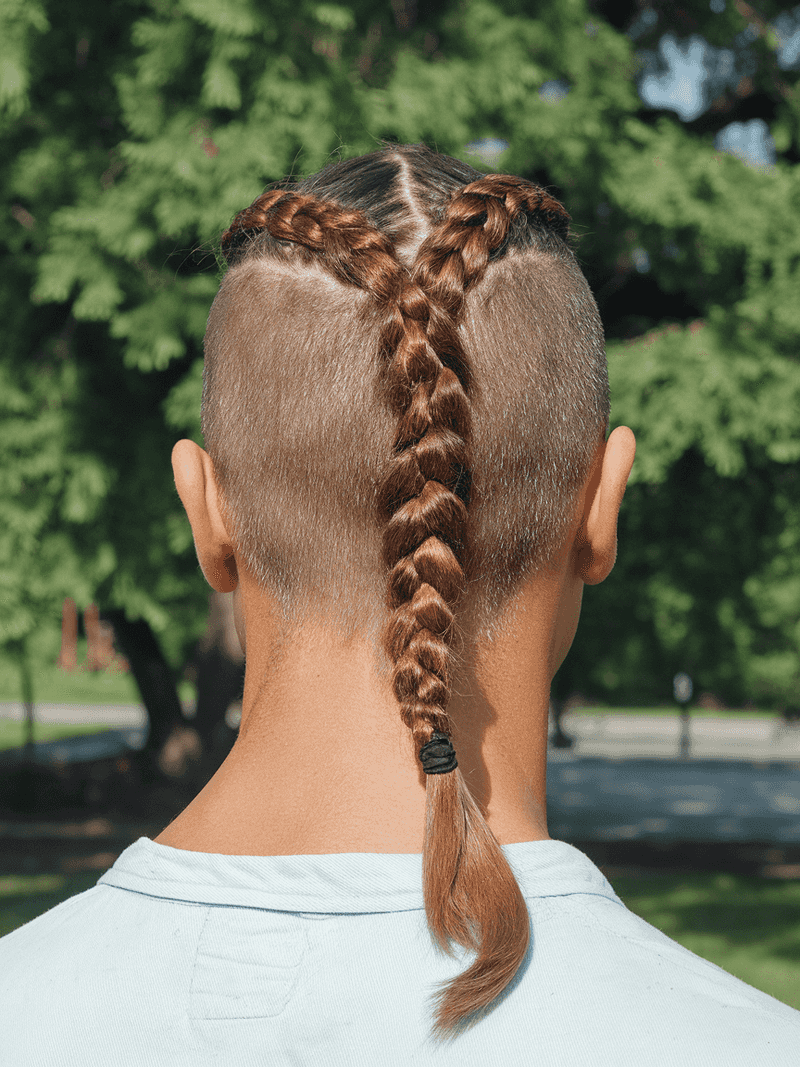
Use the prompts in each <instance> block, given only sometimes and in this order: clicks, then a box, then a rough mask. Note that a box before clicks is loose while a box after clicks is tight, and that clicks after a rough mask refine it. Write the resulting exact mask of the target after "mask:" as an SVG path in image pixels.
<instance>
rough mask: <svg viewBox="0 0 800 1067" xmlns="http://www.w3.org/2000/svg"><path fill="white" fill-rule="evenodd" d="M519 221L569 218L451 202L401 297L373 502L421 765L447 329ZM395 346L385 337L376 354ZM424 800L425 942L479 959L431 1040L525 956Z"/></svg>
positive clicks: (455, 371)
mask: <svg viewBox="0 0 800 1067" xmlns="http://www.w3.org/2000/svg"><path fill="white" fill-rule="evenodd" d="M520 218H521V219H523V220H524V221H525V222H526V224H528V225H531V224H533V225H538V226H544V227H545V228H546V229H548V230H549V231H551V232H555V233H556V234H557V235H558V236H559V237H560V238H562V239H564V238H566V237H567V234H568V227H569V216H568V215H567V213H566V211H565V210H564V208H563V207H562V206H561V204H559V203H558V201H556V200H554V199H553V198H552V197H551V196H549V195H548V194H547V193H546V192H545V191H544V190H543V189H541V188H539V187H538V186H534V185H531V184H530V183H527V182H523V181H521V180H520V179H518V178H508V177H505V176H503V175H497V176H489V177H486V178H482V179H479V180H478V181H476V182H472V183H471V184H469V185H467V186H466V187H465V188H463V189H462V190H460V191H458V192H456V193H455V194H454V195H453V196H452V197H451V198H450V201H449V203H448V204H447V206H446V208H445V211H444V215H443V218H442V219H441V222H440V223H439V224H438V225H437V226H436V227H435V228H434V229H433V230H432V231H431V232H430V233H429V235H428V236H427V237H426V238H425V240H424V241H423V242H422V244H421V246H420V248H419V250H418V252H417V256H416V259H415V262H414V265H413V269H412V277H411V285H407V286H406V287H405V288H404V290H403V292H402V294H401V296H400V298H399V300H398V311H399V316H398V319H397V327H398V330H397V336H396V342H397V343H396V347H395V355H394V359H393V361H392V364H391V377H392V384H393V394H392V395H393V397H394V398H395V401H396V403H397V404H398V407H399V408H400V411H399V415H400V421H399V425H398V429H397V435H396V438H395V443H394V450H395V454H394V459H393V463H392V466H391V468H390V470H389V473H388V475H387V478H386V482H385V484H384V486H383V490H382V494H381V503H382V505H383V507H384V509H385V511H386V513H388V516H389V517H388V522H387V525H386V530H385V536H384V546H385V554H386V562H387V564H388V566H389V567H390V573H389V588H390V604H391V607H392V609H393V615H392V617H391V619H390V622H389V625H388V628H387V642H386V644H387V650H388V651H389V654H390V656H391V657H392V660H393V661H394V664H395V668H394V690H395V694H396V696H397V699H398V701H399V702H400V708H401V715H402V717H403V722H404V723H405V724H406V725H407V726H408V727H409V729H410V730H411V733H412V735H413V738H414V744H415V748H416V750H417V751H418V752H419V751H420V750H421V749H422V748H423V747H424V746H425V745H426V744H427V743H429V742H430V740H431V738H432V737H433V736H434V733H441V734H444V735H445V736H446V737H449V736H450V733H451V724H450V720H449V717H448V715H447V704H448V701H449V697H450V685H451V674H452V663H451V659H452V641H453V635H454V613H455V609H456V608H457V606H458V602H459V600H460V599H461V597H462V596H463V593H464V588H465V582H466V576H465V568H466V564H467V560H466V559H465V548H466V544H467V532H468V531H467V515H468V512H467V509H468V505H469V493H470V451H469V438H470V402H469V388H470V382H469V377H470V375H469V368H468V363H467V359H466V355H465V353H464V349H463V346H462V342H461V339H460V336H459V330H458V327H459V324H460V321H461V318H462V314H463V310H464V304H465V299H466V294H467V292H468V290H469V289H470V288H471V287H472V286H474V285H476V284H477V283H478V282H480V280H481V279H482V278H483V276H484V274H485V272H486V268H487V266H488V264H489V261H490V259H491V258H492V256H493V255H494V254H495V253H497V252H498V251H499V250H501V249H502V248H503V246H504V245H505V243H506V241H507V239H508V236H509V231H510V229H511V227H512V226H513V225H514V223H515V221H516V220H518V219H520ZM420 292H421V293H422V294H424V298H423V297H421V296H420ZM401 319H402V324H403V326H404V330H403V331H402V332H400V330H399V325H400V320H401ZM412 324H413V325H412ZM394 340H395V335H394V334H390V333H389V331H387V333H386V335H385V343H386V347H387V349H390V348H391V342H392V341H394ZM426 794H427V816H426V830H425V843H424V849H423V867H424V879H423V881H424V887H425V907H426V912H427V916H428V923H429V926H430V929H431V933H432V935H433V937H434V939H435V940H436V941H437V943H438V944H439V945H440V946H441V947H442V948H445V949H447V946H448V942H449V941H450V940H453V941H456V942H457V943H460V944H462V945H464V946H465V947H467V948H471V949H474V950H477V952H478V958H477V959H476V960H475V962H474V963H473V964H472V966H471V967H469V968H468V969H467V970H466V971H465V972H464V973H463V974H461V975H459V976H458V977H457V978H456V979H455V980H454V981H453V982H451V983H450V984H449V985H448V986H446V987H444V988H443V989H442V990H440V991H439V993H438V995H437V998H436V999H437V1004H438V1010H437V1019H436V1026H435V1030H436V1032H437V1034H439V1035H440V1036H441V1035H445V1034H448V1033H452V1032H453V1030H454V1028H455V1026H456V1025H457V1024H458V1023H460V1022H461V1021H462V1020H463V1019H464V1018H465V1017H466V1016H468V1015H474V1013H475V1012H477V1011H480V1010H481V1009H484V1008H486V1007H488V1005H489V1004H491V1002H492V1001H493V1000H495V999H496V997H497V996H498V994H499V993H500V992H501V991H502V990H503V989H504V988H505V986H506V985H507V984H508V982H509V981H510V980H511V978H512V977H513V976H514V974H515V973H516V971H517V970H518V968H519V966H520V964H521V962H522V960H523V958H524V956H525V953H526V951H527V947H528V943H529V930H528V913H527V907H526V905H525V901H524V898H523V897H522V894H521V892H520V889H519V886H518V885H517V882H516V879H515V878H514V875H513V873H512V871H511V869H510V867H509V866H508V863H507V861H506V859H505V856H504V854H503V852H502V849H501V848H500V846H499V844H498V842H497V841H496V839H495V838H494V835H493V834H492V832H491V830H490V829H489V827H488V825H487V824H486V822H485V820H484V818H483V815H482V813H481V812H480V810H479V809H478V807H477V805H476V804H475V801H474V800H473V798H472V797H471V795H470V793H469V789H468V787H467V785H466V782H465V781H464V779H463V777H462V775H461V772H460V771H459V770H458V769H457V767H456V768H455V769H454V770H453V771H452V772H451V773H449V774H443V775H438V774H437V775H436V776H435V777H431V776H429V777H428V780H427V783H426ZM487 856H490V857H491V867H492V868H493V869H492V870H491V874H492V876H493V879H494V885H493V887H492V888H493V890H494V892H492V891H489V892H488V893H487V887H486V886H485V885H482V884H481V880H482V879H485V878H486V876H487V873H488V872H487V867H486V858H487ZM481 860H482V861H483V862H481ZM481 905H482V906H481Z"/></svg>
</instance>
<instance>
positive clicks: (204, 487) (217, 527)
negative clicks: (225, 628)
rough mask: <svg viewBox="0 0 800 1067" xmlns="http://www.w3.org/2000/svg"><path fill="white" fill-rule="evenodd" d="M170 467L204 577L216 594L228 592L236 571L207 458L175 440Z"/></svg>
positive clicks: (194, 447)
mask: <svg viewBox="0 0 800 1067" xmlns="http://www.w3.org/2000/svg"><path fill="white" fill-rule="evenodd" d="M172 470H173V473H174V475H175V487H176V489H177V490H178V495H179V496H180V498H181V502H182V504H183V506H184V508H185V509H186V515H187V517H188V519H189V523H190V524H191V527H192V535H193V536H194V546H195V550H196V551H197V559H198V561H199V563H200V568H201V569H202V571H203V574H204V575H205V579H206V581H207V582H208V584H209V585H210V586H211V588H212V589H216V591H217V592H218V593H230V592H232V591H233V590H234V589H235V588H236V587H237V585H238V584H239V572H238V569H237V566H236V559H235V556H234V550H233V544H232V542H231V539H230V537H229V536H228V531H227V530H226V529H225V523H224V521H223V519H222V513H221V511H220V501H219V491H218V488H217V480H216V477H215V474H214V464H213V463H212V462H211V457H210V456H209V454H208V453H207V452H205V451H204V450H203V449H202V448H201V447H200V446H199V445H197V444H195V442H194V441H187V440H184V441H178V443H177V444H176V445H175V447H174V448H173V450H172Z"/></svg>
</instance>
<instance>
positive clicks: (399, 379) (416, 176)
mask: <svg viewBox="0 0 800 1067" xmlns="http://www.w3.org/2000/svg"><path fill="white" fill-rule="evenodd" d="M431 174H434V175H435V180H431V179H430V175H431ZM426 175H427V177H428V181H427V188H426V187H425V177H426ZM465 176H466V177H467V178H468V179H470V180H467V181H464V178H465ZM568 228H569V217H568V215H567V213H566V211H565V210H564V208H563V207H562V205H561V204H560V203H559V202H558V201H557V200H555V199H554V198H553V197H552V196H550V195H549V194H548V193H547V192H546V191H545V190H543V189H542V188H540V187H539V186H536V185H534V184H532V183H530V182H527V181H524V180H522V179H519V178H515V177H511V176H506V175H490V176H483V177H481V176H479V175H478V174H477V172H475V171H472V170H471V169H470V168H467V167H465V166H463V165H462V164H459V163H457V162H456V161H454V160H447V159H446V158H444V157H438V156H436V155H435V154H434V153H432V152H430V151H429V150H427V149H424V148H421V147H413V148H391V149H385V150H383V151H381V152H376V153H372V154H371V155H370V156H366V157H362V158H361V159H358V160H350V161H348V162H346V163H343V164H336V165H334V166H332V167H329V168H326V170H325V171H323V172H321V173H320V174H319V175H316V176H314V177H313V178H311V179H308V180H307V181H305V182H303V183H299V184H298V185H296V186H289V185H287V184H284V185H282V186H279V187H277V188H274V189H271V190H269V191H267V192H265V193H264V194H262V195H261V196H259V197H258V198H257V199H256V200H255V201H254V202H253V204H251V205H250V207H248V208H246V209H245V210H244V211H242V212H240V213H239V214H238V215H237V216H236V218H235V219H234V220H233V222H232V223H231V226H230V227H229V229H228V230H227V231H226V232H225V234H224V235H223V237H222V252H223V255H224V257H225V259H226V261H227V263H228V264H229V266H234V267H235V266H238V265H239V264H242V263H244V262H246V261H248V260H251V259H254V258H257V259H272V260H275V261H281V260H282V261H284V262H286V263H289V264H291V265H292V269H299V270H302V269H303V268H304V267H313V269H315V270H322V271H323V272H325V273H326V274H327V275H329V276H332V277H333V278H335V279H336V280H337V281H338V282H340V283H343V284H344V285H345V286H348V287H355V289H357V290H359V291H360V292H361V293H362V294H363V297H364V300H365V301H366V308H367V309H368V311H363V310H362V312H361V313H362V317H363V315H364V314H371V315H373V316H374V317H375V319H376V322H377V336H376V352H375V355H376V356H377V361H378V368H377V369H378V379H379V386H380V388H379V397H380V403H381V405H382V407H383V410H384V412H385V413H386V414H387V415H388V416H389V417H390V418H391V420H392V423H393V433H392V440H391V444H390V447H389V448H388V450H387V455H386V456H385V457H384V459H383V461H382V462H380V463H379V464H378V466H377V467H373V474H372V483H373V488H374V496H373V504H374V508H373V521H374V522H375V524H376V526H377V527H378V528H379V529H380V530H381V535H382V542H383V560H382V562H383V568H384V575H385V579H384V580H385V583H386V585H385V589H386V594H385V596H386V611H385V622H384V629H383V646H384V648H385V651H386V654H387V656H388V660H389V664H390V667H391V672H392V684H393V689H394V693H395V696H396V699H397V702H398V705H399V711H400V715H401V717H402V721H403V722H404V724H405V725H406V726H407V727H408V730H409V732H410V736H411V738H412V739H413V745H414V749H415V752H416V754H417V755H418V756H419V758H420V760H421V763H422V766H423V768H424V770H425V771H426V772H427V774H426V823H425V837H424V846H423V889H424V898H425V910H426V915H427V919H428V925H429V929H430V931H431V934H432V936H433V938H434V940H435V942H436V943H437V944H438V945H439V946H440V947H441V948H442V949H443V950H444V951H446V952H451V951H452V949H451V945H452V943H453V942H455V943H457V944H460V945H462V946H464V947H466V948H468V949H470V950H472V951H474V952H475V953H476V958H475V960H474V962H473V963H472V964H471V965H470V966H469V967H468V968H467V969H466V970H465V971H464V972H463V973H462V974H460V975H458V976H457V977H456V978H455V979H454V980H452V981H451V982H450V983H449V984H447V985H445V986H444V987H443V988H441V989H440V990H438V992H437V994H436V996H435V1022H434V1033H435V1034H436V1035H437V1036H440V1037H441V1036H447V1035H452V1034H454V1033H455V1032H456V1031H457V1029H458V1028H459V1027H460V1026H461V1025H462V1024H464V1023H466V1024H471V1023H473V1022H475V1021H476V1020H477V1019H478V1018H479V1017H480V1015H481V1014H482V1013H483V1012H484V1011H485V1010H486V1009H487V1008H489V1006H490V1005H491V1004H492V1003H493V1002H494V1001H495V1000H496V999H497V997H498V995H499V994H500V993H501V992H502V990H503V989H505V988H506V986H507V985H508V984H509V982H510V981H511V980H512V978H513V977H514V975H515V974H516V973H517V971H518V969H519V967H520V965H521V963H522V961H523V959H524V957H525V954H526V951H527V949H528V944H529V936H530V935H529V917H528V912H527V907H526V904H525V901H524V898H523V896H522V893H521V891H520V889H519V886H518V884H517V882H516V879H515V877H514V874H513V872H512V870H511V868H510V866H509V864H508V862H507V860H506V857H505V855H504V853H503V851H502V849H501V847H500V845H499V843H498V842H497V840H496V838H495V837H494V835H493V834H492V832H491V830H490V829H489V826H488V824H487V823H486V820H485V818H484V816H483V814H482V812H481V810H480V808H479V807H478V805H477V803H476V801H475V799H474V798H473V796H472V795H471V793H470V790H469V788H468V786H467V783H466V781H465V780H464V778H463V776H462V774H461V772H460V770H459V769H458V764H457V758H456V753H455V751H454V749H453V747H452V743H451V740H450V739H451V736H452V723H451V721H450V718H449V715H448V703H449V699H450V693H451V689H452V684H453V675H454V670H455V668H456V665H457V662H456V661H457V653H456V640H457V635H458V626H457V613H458V610H459V607H460V606H461V605H462V602H463V601H464V598H465V594H466V593H467V591H468V586H469V585H470V584H471V583H472V584H477V585H480V582H481V577H482V576H481V574H479V573H477V570H478V569H482V570H485V571H488V572H491V571H492V569H493V568H494V570H495V571H502V570H503V568H505V569H506V570H507V571H509V573H510V572H511V571H515V573H514V574H513V575H512V579H516V578H518V577H519V575H520V574H521V573H522V572H523V571H525V570H526V568H527V567H528V566H529V564H530V561H531V559H532V558H534V556H535V552H533V550H532V548H531V546H530V544H528V547H527V548H524V549H520V547H519V545H517V546H516V548H515V549H514V550H513V551H510V552H509V551H502V550H501V549H497V550H496V551H495V552H494V557H493V556H492V553H491V552H487V551H486V549H485V548H484V549H483V550H481V548H480V545H479V544H476V541H480V538H476V537H475V534H474V531H473V530H472V529H471V522H472V509H471V506H470V505H471V498H472V495H473V488H474V474H475V471H474V462H473V393H474V372H473V367H472V366H471V361H470V358H469V356H468V352H467V348H466V346H465V338H466V337H467V335H468V329H467V324H466V322H465V308H466V305H467V302H468V300H469V298H470V292H471V291H472V290H475V289H477V288H479V287H480V283H481V282H482V280H483V279H484V277H485V275H486V273H487V270H488V268H489V265H490V264H491V263H493V262H494V261H500V260H502V259H503V258H504V257H507V255H508V254H510V253H513V252H514V251H519V250H525V249H534V250H535V252H536V253H537V254H538V255H541V254H542V253H544V254H549V255H551V256H555V257H561V259H562V260H564V261H565V262H568V261H570V259H571V253H570V252H569V249H568V245H567V243H566V242H567V237H568ZM576 269H577V268H576ZM578 288H579V289H580V287H579V286H578ZM584 290H585V283H584ZM586 292H588V290H586ZM581 300H583V301H584V303H583V304H581V305H580V308H582V311H580V309H579V312H580V314H582V315H583V319H582V320H581V325H582V326H584V327H585V326H586V323H585V322H584V321H583V320H585V319H586V317H587V314H588V316H589V318H590V319H591V315H592V313H593V314H594V317H595V319H596V310H594V305H593V302H592V301H591V298H590V297H589V299H588V304H586V297H585V293H584V294H583V295H582V296H580V297H579V298H578V303H579V304H580V301H581ZM584 305H585V306H584ZM589 305H591V307H589ZM586 307H589V311H588V312H587V311H586ZM580 314H579V315H578V317H580ZM584 332H586V334H587V337H588V339H589V340H588V347H592V345H594V348H595V350H596V349H597V347H598V324H597V323H596V322H595V321H594V319H592V321H591V323H590V327H589V329H588V331H586V330H585V331H584ZM599 336H600V340H599V345H600V347H601V348H602V335H601V333H600V334H599ZM207 345H208V339H207ZM362 358H363V357H362ZM584 363H585V365H586V367H588V368H589V369H588V370H586V372H585V373H584V374H583V379H584V384H583V386H582V387H581V388H582V389H583V394H582V395H584V396H585V397H588V398H589V399H588V400H585V403H584V405H583V406H584V408H585V409H586V411H585V413H584V416H583V423H582V425H581V427H580V429H579V431H577V432H576V435H575V436H576V439H577V438H582V436H587V434H586V428H587V426H591V427H592V434H593V437H594V438H595V439H596V436H597V429H598V427H599V426H602V424H603V420H604V419H607V397H606V395H605V393H604V389H605V388H606V387H605V385H604V377H603V374H604V370H601V371H598V370H597V367H598V365H599V363H600V360H599V359H598V357H597V352H596V351H595V352H594V353H593V355H592V356H591V358H588V359H586V360H584ZM214 377H215V371H214V369H213V367H212V368H210V369H207V378H206V384H205V388H204V412H203V417H204V433H205V435H206V441H207V445H208V447H209V451H210V452H211V453H212V458H213V459H214V462H215V467H217V469H218V473H219V475H220V480H221V483H222V489H223V495H224V496H225V498H226V500H228V502H229V505H230V510H231V513H232V515H233V519H234V526H236V527H237V528H238V529H240V530H241V531H243V533H242V536H241V537H240V541H242V542H243V543H245V545H244V547H245V555H247V552H246V549H247V545H246V542H247V540H248V534H247V529H248V527H247V522H246V521H245V522H242V523H239V522H238V520H239V518H240V517H241V512H242V507H241V505H239V504H237V502H236V501H237V491H236V488H235V486H234V485H233V484H232V483H233V481H234V480H235V479H234V477H233V473H232V471H233V468H234V467H235V463H234V462H233V461H232V460H227V459H226V451H225V446H224V442H221V443H220V444H217V441H218V440H219V438H220V432H219V430H218V427H219V425H220V422H221V420H220V418H219V417H218V416H215V414H214V411H215V406H214V399H213V395H214V391H215V389H216V388H217V386H215V385H214ZM544 377H545V376H544V375H543V380H544ZM584 424H586V425H584ZM215 448H216V449H217V451H218V452H219V460H218V459H217V456H216V455H215V454H214V452H215ZM590 452H591V449H590V447H589V446H588V445H586V444H584V445H583V446H582V448H577V450H576V451H575V456H574V457H573V458H572V459H571V460H568V461H567V462H566V464H565V469H566V472H567V473H566V474H565V475H564V476H563V478H562V481H563V485H562V486H561V489H562V490H563V494H562V495H563V499H564V500H566V499H568V498H569V494H570V493H574V491H575V490H576V489H577V487H578V486H579V485H580V484H582V479H583V477H584V476H585V474H586V472H587V470H588V463H589V459H590ZM484 477H485V476H484ZM227 481H230V482H231V490H230V491H228V486H227V485H226V482H227ZM241 495H242V494H241V493H240V494H239V498H241ZM483 495H484V497H485V498H487V499H488V498H489V497H490V493H488V492H484V494H483ZM551 496H553V494H551ZM556 496H557V494H556ZM554 499H555V498H554ZM558 503H559V501H558V500H557V499H556V507H555V508H554V509H553V510H558ZM562 510H563V509H562ZM551 539H552V538H551ZM251 540H252V537H251ZM500 540H502V538H498V541H500ZM512 540H516V541H519V538H516V539H512ZM253 553H255V554H256V555H257V554H258V549H257V548H256V547H253V548H252V551H251V554H253ZM274 557H275V552H274V551H273V556H272V558H271V559H269V560H267V561H266V563H264V565H263V566H262V568H261V574H262V576H263V577H264V578H265V580H266V579H267V576H268V573H269V572H270V570H272V571H275V570H276V568H275V558H274ZM512 557H513V558H512ZM516 557H519V559H518V560H517V563H516V564H515V563H514V562H513V559H514V558H516ZM262 562H263V560H262ZM278 569H279V568H278ZM288 569H291V568H288ZM254 571H255V573H256V574H258V573H259V570H258V567H255V568H254Z"/></svg>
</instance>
